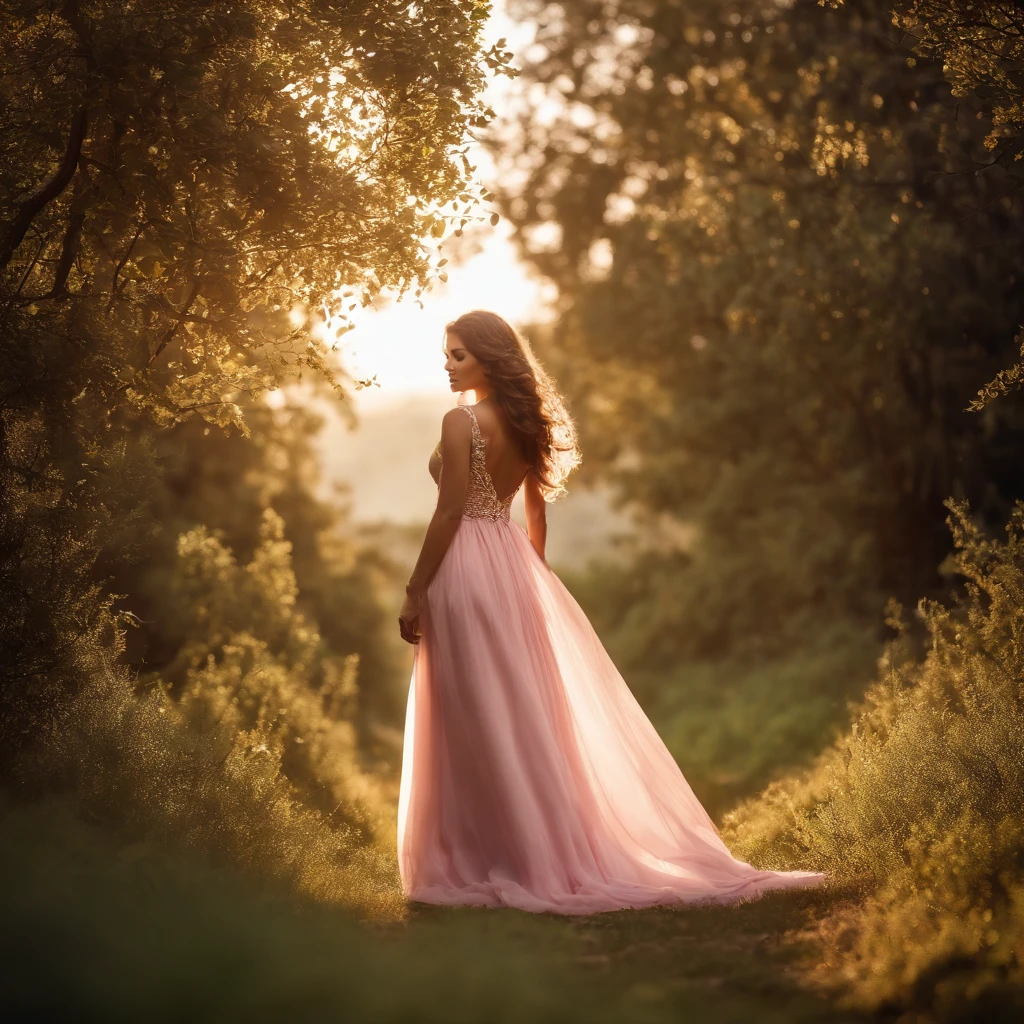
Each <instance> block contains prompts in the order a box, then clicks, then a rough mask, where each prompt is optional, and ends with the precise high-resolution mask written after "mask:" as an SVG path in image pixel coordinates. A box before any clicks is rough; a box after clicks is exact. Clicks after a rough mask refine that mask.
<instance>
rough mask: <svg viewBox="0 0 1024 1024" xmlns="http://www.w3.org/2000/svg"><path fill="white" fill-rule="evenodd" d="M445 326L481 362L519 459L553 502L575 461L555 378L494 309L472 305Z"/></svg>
mask: <svg viewBox="0 0 1024 1024" xmlns="http://www.w3.org/2000/svg"><path fill="white" fill-rule="evenodd" d="M448 331H451V333H452V334H455V335H457V336H458V338H459V340H460V341H461V342H462V343H463V344H464V345H465V346H466V348H467V349H469V351H470V352H471V353H472V354H473V356H474V357H475V358H476V360H477V362H479V363H480V365H481V366H482V367H483V369H484V372H485V373H486V374H487V379H488V381H489V382H490V384H491V386H492V387H493V389H494V391H493V397H494V400H495V402H497V403H498V406H499V407H500V408H501V410H502V411H503V412H504V414H505V419H506V421H507V423H508V425H509V427H510V428H511V430H512V433H513V438H514V440H515V441H517V442H518V444H519V447H520V450H521V451H522V453H523V458H525V459H526V461H527V462H529V463H530V465H531V466H532V467H533V472H534V473H535V474H536V476H537V478H538V480H539V481H540V485H541V490H542V491H543V493H544V498H545V500H546V501H553V500H554V499H555V498H557V497H558V496H559V495H560V494H563V493H564V492H565V481H566V479H567V478H568V476H569V474H570V473H571V472H572V471H573V470H574V469H575V468H576V467H577V466H578V465H579V464H580V450H579V447H578V445H577V441H576V427H575V425H574V424H573V422H572V418H571V417H570V416H569V413H568V411H567V410H566V408H565V402H564V401H563V400H562V396H561V395H560V394H559V393H558V389H557V388H556V387H555V383H554V381H552V380H551V378H550V377H549V376H548V375H547V373H545V372H544V368H543V367H542V366H541V365H540V363H539V362H537V358H536V356H534V354H533V351H532V350H531V348H530V345H529V343H528V342H527V341H526V339H525V338H523V337H522V336H521V335H520V334H519V333H518V332H517V331H516V330H515V328H514V327H512V326H511V325H510V324H509V323H507V322H506V321H505V320H503V319H502V318H501V317H500V316H498V314H497V313H491V312H489V311H488V310H485V309H474V310H473V311H472V312H470V313H464V314H463V315H462V316H460V317H459V318H458V319H457V320H453V321H452V322H451V323H450V324H448V326H447V327H446V328H445V333H446V334H447V332H448Z"/></svg>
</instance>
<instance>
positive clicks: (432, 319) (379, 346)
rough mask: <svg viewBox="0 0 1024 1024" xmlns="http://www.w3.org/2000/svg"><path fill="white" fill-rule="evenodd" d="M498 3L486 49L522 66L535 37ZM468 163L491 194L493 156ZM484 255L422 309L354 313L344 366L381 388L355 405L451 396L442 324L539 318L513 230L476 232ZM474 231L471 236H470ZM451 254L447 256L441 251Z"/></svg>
mask: <svg viewBox="0 0 1024 1024" xmlns="http://www.w3.org/2000/svg"><path fill="white" fill-rule="evenodd" d="M503 8H504V5H503V4H502V3H501V2H500V0H499V2H497V3H495V5H494V14H493V15H492V17H491V20H490V22H489V23H488V26H487V28H486V30H485V39H486V42H487V45H490V44H491V43H493V42H496V41H497V40H498V39H499V38H500V37H501V36H505V37H506V38H507V39H508V48H509V49H511V50H512V51H513V52H514V53H515V55H516V59H515V60H514V61H513V63H514V64H515V63H518V61H519V59H521V54H522V52H523V49H524V48H525V47H526V46H528V45H529V43H530V41H531V40H532V37H533V28H532V26H529V25H527V26H522V25H518V26H517V25H516V24H514V23H513V22H511V21H510V20H509V19H508V17H507V15H506V14H505V12H504V9H503ZM514 88H515V85H514V82H512V81H511V80H510V79H508V78H505V77H500V78H491V79H489V86H488V89H487V92H486V94H485V96H486V99H487V101H488V103H490V105H491V106H492V107H494V109H495V110H499V111H500V109H501V106H502V104H503V100H504V98H505V97H507V96H508V95H509V92H510V89H514ZM470 162H471V163H474V164H476V166H477V175H478V177H479V179H480V180H481V182H482V183H483V184H484V185H486V186H488V187H490V188H493V187H494V186H495V184H496V180H495V168H494V164H493V161H492V160H491V159H490V158H489V156H488V154H487V152H486V151H485V150H484V149H483V147H480V146H474V149H473V152H471V153H470ZM478 232H479V234H478V235H477V238H478V240H479V241H480V242H481V243H482V250H481V251H480V252H479V253H477V254H476V255H473V256H471V257H469V258H468V259H467V260H466V262H464V263H455V262H454V260H453V264H452V265H451V266H449V267H448V268H447V269H448V270H449V275H448V282H447V284H442V283H440V282H438V283H437V284H435V286H434V289H433V290H432V291H430V292H427V293H425V294H424V295H423V307H424V308H423V309H420V308H419V306H418V305H417V304H416V302H415V301H414V300H413V298H412V296H411V295H409V296H408V297H407V298H405V299H403V301H402V302H401V303H394V302H393V303H391V304H389V305H388V306H387V307H386V308H384V309H382V310H379V311H378V310H373V309H365V310H357V311H356V312H355V314H353V317H354V322H355V323H356V325H357V327H356V330H354V331H352V332H350V333H349V334H347V335H345V336H344V339H343V344H342V345H341V348H340V351H341V355H342V361H343V363H344V365H345V366H346V368H348V369H349V370H350V372H351V373H352V374H353V375H354V376H355V377H358V378H362V379H367V378H370V377H372V376H374V375H376V377H377V381H378V382H379V384H380V387H379V388H368V389H365V390H363V391H358V392H355V393H354V394H353V398H354V400H355V404H356V406H357V407H363V408H367V407H369V406H376V405H379V404H382V403H383V404H389V403H390V402H391V401H394V400H397V399H401V398H402V397H405V396H407V395H408V394H409V393H411V392H419V393H423V392H447V391H448V382H447V378H446V375H445V372H444V365H443V364H444V359H443V356H442V354H441V347H442V345H443V342H444V336H443V332H444V325H445V324H446V323H448V322H449V321H450V320H454V319H455V317H457V316H459V314H460V313H464V312H465V311H467V310H469V309H479V308H483V309H493V310H494V311H495V312H497V313H500V314H501V315H502V316H504V317H505V318H506V319H507V320H509V321H510V322H511V323H513V324H519V323H522V322H524V321H527V320H529V319H531V318H533V317H534V316H536V315H538V314H539V313H540V312H541V310H542V308H543V301H542V298H541V287H540V284H539V282H538V281H537V280H536V279H533V278H531V277H529V276H528V274H527V272H526V268H525V267H524V266H523V265H522V264H520V263H519V262H518V260H517V259H516V256H515V251H514V249H513V246H512V243H511V241H510V238H509V236H510V235H511V227H510V225H508V224H507V223H506V222H505V221H504V220H502V221H500V222H499V224H498V226H497V227H495V228H491V227H489V226H488V227H486V228H480V229H478ZM468 236H469V232H468V231H467V238H468ZM442 255H447V253H442Z"/></svg>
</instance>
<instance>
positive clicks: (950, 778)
mask: <svg viewBox="0 0 1024 1024" xmlns="http://www.w3.org/2000/svg"><path fill="white" fill-rule="evenodd" d="M949 507H950V509H951V511H952V513H953V515H952V516H951V517H950V520H949V522H950V525H951V527H952V530H953V537H954V541H955V544H956V548H957V551H956V554H955V556H954V558H953V564H954V566H955V569H956V571H957V572H958V573H959V574H961V575H962V576H964V577H965V578H966V581H967V582H966V586H965V592H964V594H963V595H962V596H961V597H960V598H959V599H958V600H957V601H956V602H954V603H952V604H950V605H949V606H946V605H943V604H940V603H938V602H929V601H924V602H922V603H921V605H920V609H919V613H920V616H921V618H922V619H923V621H924V624H925V626H926V627H927V632H928V638H929V645H928V650H927V653H926V654H925V656H924V657H923V659H920V660H918V659H915V658H914V657H912V656H911V653H910V652H909V651H908V650H907V640H906V625H905V623H902V622H901V621H899V620H898V619H894V622H896V623H897V624H898V625H899V626H900V628H901V630H902V631H903V634H902V638H901V639H900V640H899V641H897V642H896V643H894V644H893V645H892V646H891V647H890V649H889V651H888V653H887V655H886V658H885V660H884V661H883V665H882V667H883V673H884V674H883V678H882V679H881V681H880V682H879V683H877V684H876V685H875V686H874V687H873V688H872V690H871V691H870V692H869V694H868V696H867V700H866V703H865V707H864V709H863V711H862V713H861V715H860V717H859V718H858V719H857V721H856V722H855V723H854V726H853V728H852V729H851V730H850V732H849V733H848V734H847V735H845V736H844V737H843V738H842V739H841V740H840V741H839V742H838V743H837V744H836V745H835V746H834V747H833V748H832V749H830V750H829V751H828V752H827V753H826V754H825V755H823V757H822V759H821V762H820V764H819V765H818V766H817V767H816V768H815V770H814V771H813V772H812V773H811V774H810V775H809V776H808V777H807V778H805V779H800V780H797V779H794V780H791V781H789V782H787V783H784V784H781V783H780V784H777V785H775V786H774V787H772V788H771V789H769V790H768V792H767V793H766V794H765V795H764V797H763V798H762V799H759V800H756V801H752V802H751V803H748V804H747V805H745V806H743V807H741V808H740V809H738V810H737V811H736V812H735V813H734V814H732V815H731V816H730V817H729V818H728V819H727V832H728V836H729V841H730V842H731V843H732V844H733V846H734V848H736V849H738V850H739V852H740V853H741V854H742V855H744V856H746V857H748V858H749V859H751V860H752V861H753V862H755V863H758V864H761V865H765V866H768V865H772V866H781V865H783V864H790V863H802V864H815V865H818V866H820V867H821V868H824V869H826V870H828V871H829V872H830V873H831V875H832V877H833V879H834V880H837V881H842V880H844V879H846V880H858V879H859V880H861V881H862V882H865V883H866V884H867V885H868V886H869V893H870V895H869V897H868V898H867V900H866V901H865V902H864V904H863V906H861V907H859V908H858V909H857V910H856V911H855V912H853V913H850V914H839V915H838V916H837V918H836V920H835V921H834V922H833V926H832V927H831V928H830V929H826V931H825V933H824V935H825V940H826V943H827V946H828V948H827V952H826V959H827V961H828V962H829V963H830V965H831V966H832V967H833V968H834V969H835V974H836V975H837V976H838V980H841V981H844V982H846V983H848V984H849V986H850V987H851V990H852V993H853V998H854V999H855V1000H856V1002H858V1003H859V1004H862V1005H866V1006H879V1005H889V1004H893V1005H897V1006H902V1007H914V1008H919V1009H925V1010H927V1009H934V1010H936V1011H939V1012H940V1013H941V1014H942V1015H945V1016H952V1017H955V1016H957V1015H958V1014H965V1013H967V1012H968V1009H969V1010H970V1012H972V1013H984V1012H986V1011H985V1007H989V1011H988V1012H993V1013H994V1012H995V1008H999V1007H1002V1008H1003V1010H1004V1011H1005V1010H1006V1009H1007V1007H1009V1006H1014V1007H1016V1008H1017V1009H1018V1010H1019V1008H1020V1006H1021V1002H1020V986H1021V984H1022V982H1024V972H1022V966H1021V960H1020V949H1021V940H1022V937H1024V862H1022V859H1021V850H1022V849H1024V846H1022V839H1024V820H1022V817H1021V807H1022V805H1024V755H1022V751H1024V695H1022V692H1021V685H1022V680H1024V503H1018V505H1017V507H1016V511H1015V513H1014V515H1013V518H1012V519H1011V521H1010V524H1009V527H1008V536H1007V539H1006V540H1005V541H998V540H992V539H989V538H987V537H986V536H985V535H984V534H983V533H982V532H981V531H980V530H979V529H978V528H977V526H976V525H975V524H974V523H973V522H972V521H971V519H970V518H969V515H968V509H967V507H966V505H964V504H962V503H956V502H949ZM973 1019H979V1018H978V1017H974V1018H973Z"/></svg>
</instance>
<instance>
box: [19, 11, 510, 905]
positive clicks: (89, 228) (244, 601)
mask: <svg viewBox="0 0 1024 1024" xmlns="http://www.w3.org/2000/svg"><path fill="white" fill-rule="evenodd" d="M488 11H489V7H488V5H487V4H486V3H480V2H476V0H429V2H426V3H422V4H416V5H413V6H410V5H408V4H396V3H392V2H391V0H357V2H354V3H344V4H339V3H304V2H300V3H297V4H294V3H293V4H289V5H286V6H284V7H281V6H280V5H273V4H267V3H260V2H256V3H249V4H243V5H238V4H225V3H221V2H218V0H184V2H182V3H175V4H172V5H170V6H168V5H166V4H157V3H153V2H151V0H141V2H139V3H133V4H130V5H125V4H121V3H111V2H108V0H0V382H2V383H0V487H2V493H0V604H2V605H3V607H4V611H5V615H4V616H3V621H2V623H0V751H2V754H0V771H2V777H3V780H4V783H5V784H6V785H7V786H9V787H13V788H16V789H17V790H18V791H19V792H20V793H22V794H23V795H24V794H30V793H34V792H38V791H39V790H40V789H43V788H46V787H61V786H68V785H72V786H73V787H74V789H75V791H76V792H77V794H78V797H79V799H80V802H81V804H82V806H83V809H84V810H86V811H87V812H88V813H89V814H91V815H96V816H100V817H102V818H103V820H104V821H105V822H106V823H107V824H108V825H109V827H111V828H114V829H122V830H123V829H127V830H129V831H132V830H134V831H136V832H138V833H139V834H144V835H154V836H160V837H162V838H163V839H166V840H172V841H177V842H183V843H185V844H187V845H191V846H194V847H197V848H200V849H202V850H205V851H208V852H211V853H215V854H220V855H221V856H226V857H228V858H229V859H232V860H233V861H235V862H236V863H239V864H241V865H243V866H245V867H247V868H250V869H252V870H256V871H259V872H261V873H264V874H271V875H274V876H277V877H281V878H287V879H289V880H291V881H292V882H293V883H294V884H295V885H297V886H298V887H299V888H300V889H302V890H303V891H305V892H308V893H311V894H314V895H317V896H319V897H322V898H325V899H332V900H342V901H347V902H351V903H353V904H354V905H357V906H360V907H362V908H363V909H367V910H372V911H373V912H374V913H379V914H383V915H389V914H394V913H395V912H396V907H397V906H398V900H399V894H398V892H397V883H396V879H395V870H394V867H395V866H394V863H393V854H387V853H382V852H381V849H380V848H379V847H378V845H377V840H378V839H379V838H380V837H382V836H385V835H388V834H389V829H390V825H389V815H388V813H387V812H386V811H385V810H384V802H385V798H386V797H387V796H388V794H387V793H384V792H382V791H381V783H380V782H378V781H376V780H375V779H373V778H372V777H371V776H369V775H368V774H367V773H366V772H364V770H363V769H362V767H361V756H360V755H361V751H360V750H359V749H358V748H359V744H358V742H357V738H358V737H357V730H356V727H355V723H356V722H357V721H359V723H360V724H361V725H366V724H367V723H368V722H369V721H370V719H371V718H372V717H373V716H375V715H386V714H388V713H393V711H394V708H393V704H394V695H393V694H391V693H389V692H388V686H389V685H390V683H389V680H390V678H391V673H392V670H393V663H392V662H391V661H390V660H389V654H388V652H387V650H386V648H384V647H383V646H382V645H378V644H377V640H378V639H379V636H380V633H379V630H380V629H381V609H380V605H379V602H378V601H377V599H376V597H375V592H374V586H375V581H374V576H373V570H372V566H371V565H370V562H371V560H372V558H371V556H370V555H368V554H366V553H365V552H362V551H360V550H357V549H356V547H355V546H354V545H353V544H352V543H350V542H346V541H345V539H344V538H343V537H341V536H340V535H339V524H340V522H341V519H342V517H341V516H340V515H339V514H335V513H333V512H331V511H329V510H328V509H327V507H326V506H325V504H324V503H323V502H321V501H319V500H318V499H317V498H315V496H314V493H313V492H314V488H315V486H316V483H315V480H314V479H313V477H312V474H311V473H310V466H309V459H310V454H309V453H310V449H309V440H308V435H309V434H310V433H312V432H313V431H314V430H315V429H316V424H315V422H314V420H313V419H312V418H308V417H302V416H301V415H299V414H297V413H295V412H294V411H293V412H292V413H291V414H290V415H289V414H288V413H282V414H281V415H279V416H276V417H275V416H274V415H273V414H271V413H270V412H269V410H267V409H266V408H265V406H264V405H263V404H262V402H261V396H262V395H263V393H264V392H266V391H267V390H269V389H274V388H277V387H279V386H281V385H282V384H283V383H286V382H288V381H294V380H296V379H297V378H300V377H302V376H303V374H305V375H306V376H307V379H308V378H309V376H310V374H312V375H313V376H314V377H315V378H316V379H317V380H319V381H321V382H326V384H327V385H329V386H331V387H333V389H334V391H335V393H337V394H338V395H339V396H342V397H343V396H344V393H345V387H346V386H347V385H349V384H351V383H352V382H349V381H347V379H346V378H345V375H344V374H343V373H342V372H340V371H339V370H337V369H336V368H332V367H331V366H330V365H329V359H330V355H329V353H330V349H331V347H332V345H333V344H334V339H335V338H336V336H337V335H338V334H339V333H343V332H344V330H346V329H347V326H346V325H347V323H348V321H347V317H348V315H349V313H350V312H351V307H352V306H353V304H354V303H360V302H362V303H364V304H366V303H369V302H371V301H372V300H373V299H374V297H375V296H376V295H377V294H378V293H379V292H380V291H381V290H382V289H389V290H390V291H391V292H392V293H394V294H398V295H401V294H402V293H403V292H406V291H410V290H411V291H412V292H413V293H416V292H418V291H421V290H422V289H424V288H428V287H430V285H431V283H432V281H433V280H434V279H435V277H436V276H437V267H436V266H435V263H436V259H437V246H438V244H439V243H440V241H441V239H442V238H443V237H444V235H445V232H446V230H447V228H448V226H449V224H450V223H451V222H452V221H457V222H458V224H460V225H461V224H462V223H465V222H466V220H467V219H469V218H471V217H474V216H479V217H482V216H483V215H482V214H477V213H475V212H474V211H475V210H476V209H477V206H478V204H479V203H480V202H481V201H487V193H485V192H484V191H483V190H481V189H479V188H477V187H476V186H474V185H473V184H472V173H473V168H472V167H471V165H470V164H469V163H468V160H467V159H466V151H465V147H466V144H467V142H468V140H469V134H470V132H471V131H472V130H474V129H475V128H479V127H482V126H483V125H485V124H486V123H487V121H488V119H489V118H490V116H491V112H490V111H489V110H488V109H487V108H486V106H485V105H484V104H483V103H482V101H481V99H480V96H479V93H480V90H481V88H482V86H483V84H484V80H485V74H486V73H487V71H488V69H489V70H490V71H492V72H494V73H511V72H510V71H509V69H508V68H507V61H508V58H509V56H510V55H509V54H508V53H507V52H506V51H505V50H504V49H503V48H502V47H501V46H500V45H499V46H493V47H491V48H490V49H489V50H488V49H486V48H485V47H484V45H483V43H482V39H481V30H482V26H483V24H484V22H485V21H486V18H487V14H488ZM428 239H429V240H431V242H430V244H429V245H428V244H427V241H426V240H428ZM328 318H329V320H330V323H329V326H330V331H328V329H327V328H328ZM355 384H356V386H358V384H359V382H355ZM247 416H248V419H249V421H250V422H247V421H246V417H247ZM223 430H228V431H234V432H235V434H234V436H232V437H226V436H225V435H224V433H222V431H223ZM247 432H248V434H249V436H248V437H245V436H240V435H245V434H246V433H247ZM204 443H205V444H206V445H207V448H206V450H205V454H203V451H202V449H201V445H202V444H204ZM289 460H294V461H293V464H288V463H289ZM273 507H278V508H279V515H278V514H277V513H275V512H273V511H272V508H273ZM161 528H162V529H161ZM286 533H287V535H288V536H289V537H291V538H292V539H293V540H294V548H293V547H292V545H291V544H289V543H287V542H286V539H285V536H286ZM176 543H177V544H178V545H179V547H178V549H177V550H175V544H176ZM293 555H294V557H293ZM111 587H113V588H115V589H114V592H113V593H111ZM186 599H187V600H188V601H192V602H195V603H194V604H193V605H189V606H184V605H176V604H175V602H176V601H184V600H186ZM150 615H152V618H150ZM132 623H134V624H135V625H137V626H139V629H138V630H133V631H132V636H131V639H130V647H129V648H128V650H127V651H126V650H125V648H124V642H125V635H124V631H125V630H126V629H128V628H129V625H130V624H132ZM319 627H322V628H323V630H324V634H323V635H322V634H321V632H320V628H319ZM324 635H326V639H325V638H324ZM126 659H127V661H128V663H129V665H130V666H131V667H130V668H129V667H128V665H126V663H125V662H126ZM357 665H361V667H362V668H364V670H365V673H364V675H365V679H366V681H367V682H369V683H370V684H371V685H370V687H369V688H368V692H369V693H370V694H372V695H373V696H372V699H371V700H370V701H369V703H367V704H364V705H363V706H360V701H361V698H360V694H359V686H358V684H357Z"/></svg>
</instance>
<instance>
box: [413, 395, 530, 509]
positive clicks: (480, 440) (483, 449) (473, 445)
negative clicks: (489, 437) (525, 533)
mask: <svg viewBox="0 0 1024 1024" xmlns="http://www.w3.org/2000/svg"><path fill="white" fill-rule="evenodd" d="M456 408H458V409H465V410H466V412H467V413H468V414H469V418H470V420H471V428H472V440H471V441H470V447H469V487H468V488H467V490H466V503H465V505H464V506H463V508H462V516H463V518H469V519H490V520H491V521H492V522H495V521H498V520H503V521H504V522H508V520H509V510H510V509H511V507H512V499H513V498H514V497H515V496H516V492H517V491H518V490H519V488H518V487H517V488H516V490H515V491H513V492H512V494H510V495H509V496H508V497H507V498H505V499H504V500H502V499H501V498H499V497H498V493H497V491H495V489H494V481H493V480H491V474H490V473H488V472H487V461H486V456H487V441H486V440H485V439H484V435H483V434H482V433H481V432H480V424H479V423H478V422H477V419H476V413H475V412H473V408H472V406H469V405H459V406H456ZM435 461H436V464H437V466H438V474H435V478H438V477H439V474H440V464H441V443H440V441H439V442H438V444H437V447H436V448H435V449H434V453H433V455H432V457H431V462H432V463H434V462H435Z"/></svg>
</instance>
